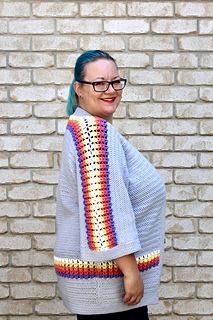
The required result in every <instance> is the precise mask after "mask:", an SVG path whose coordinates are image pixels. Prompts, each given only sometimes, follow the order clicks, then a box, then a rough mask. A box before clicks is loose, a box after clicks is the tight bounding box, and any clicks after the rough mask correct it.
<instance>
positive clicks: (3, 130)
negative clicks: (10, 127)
mask: <svg viewBox="0 0 213 320" xmlns="http://www.w3.org/2000/svg"><path fill="white" fill-rule="evenodd" d="M0 134H7V123H6V122H5V121H3V120H0Z"/></svg>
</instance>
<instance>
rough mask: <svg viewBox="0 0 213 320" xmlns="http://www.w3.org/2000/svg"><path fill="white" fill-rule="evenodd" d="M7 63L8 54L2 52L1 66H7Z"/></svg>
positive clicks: (0, 57)
mask: <svg viewBox="0 0 213 320" xmlns="http://www.w3.org/2000/svg"><path fill="white" fill-rule="evenodd" d="M6 65H7V63H6V55H4V54H3V53H0V67H1V68H4V67H6Z"/></svg>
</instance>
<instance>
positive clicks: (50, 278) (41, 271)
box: [33, 267, 57, 283]
mask: <svg viewBox="0 0 213 320" xmlns="http://www.w3.org/2000/svg"><path fill="white" fill-rule="evenodd" d="M33 280H34V281H35V282H39V283H43V282H57V276H56V273H55V269H54V267H53V268H48V267H43V268H33Z"/></svg>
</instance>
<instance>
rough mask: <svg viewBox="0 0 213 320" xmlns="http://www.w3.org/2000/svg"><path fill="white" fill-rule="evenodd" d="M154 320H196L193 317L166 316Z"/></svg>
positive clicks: (153, 319)
mask: <svg viewBox="0 0 213 320" xmlns="http://www.w3.org/2000/svg"><path fill="white" fill-rule="evenodd" d="M152 320H195V317H191V316H185V317H184V316H177V315H175V316H165V317H160V318H159V317H153V318H152Z"/></svg>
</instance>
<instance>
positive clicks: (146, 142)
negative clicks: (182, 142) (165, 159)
mask: <svg viewBox="0 0 213 320" xmlns="http://www.w3.org/2000/svg"><path fill="white" fill-rule="evenodd" d="M128 140H129V142H130V143H131V144H132V145H133V146H134V147H135V148H137V149H138V150H139V151H144V150H145V151H149V150H152V151H162V150H164V151H169V150H171V149H172V139H171V138H169V137H157V136H156V137H152V136H148V137H143V136H141V137H140V136H136V137H129V139H128Z"/></svg>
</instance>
